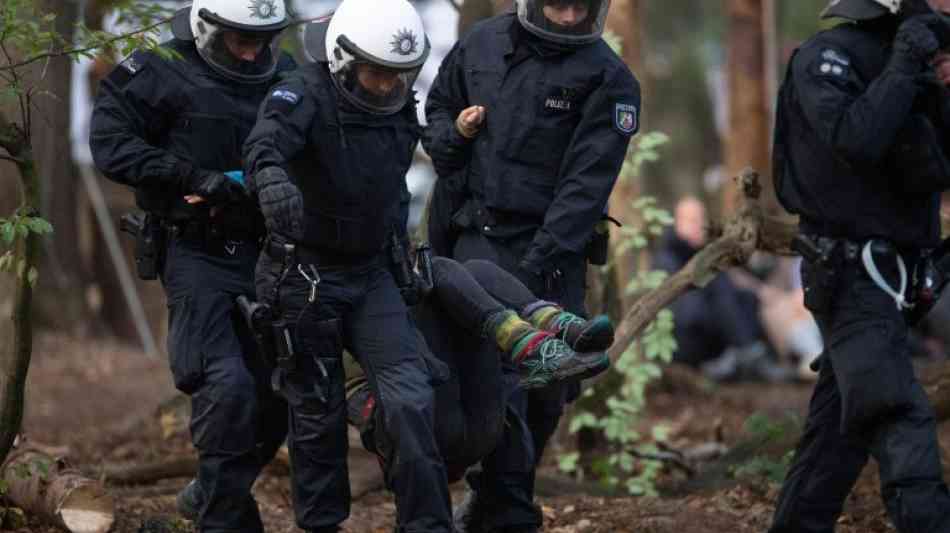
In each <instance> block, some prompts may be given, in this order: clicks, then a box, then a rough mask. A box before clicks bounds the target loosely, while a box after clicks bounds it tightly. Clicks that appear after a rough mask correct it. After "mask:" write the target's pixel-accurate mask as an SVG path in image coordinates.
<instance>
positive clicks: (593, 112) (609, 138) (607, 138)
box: [521, 67, 641, 275]
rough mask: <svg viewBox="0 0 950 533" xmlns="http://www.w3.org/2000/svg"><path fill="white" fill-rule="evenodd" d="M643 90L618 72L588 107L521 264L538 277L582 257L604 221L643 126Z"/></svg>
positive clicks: (622, 71) (624, 71) (623, 71)
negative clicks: (565, 258)
mask: <svg viewBox="0 0 950 533" xmlns="http://www.w3.org/2000/svg"><path fill="white" fill-rule="evenodd" d="M640 110H641V102H640V86H639V84H638V83H637V80H636V79H635V78H634V77H633V75H632V74H631V73H630V71H629V70H627V69H626V68H623V67H621V68H617V69H615V70H614V71H613V72H612V73H610V74H609V77H608V78H607V79H605V80H604V83H603V84H602V85H601V86H600V87H599V88H598V89H597V90H595V91H594V92H593V93H592V94H591V95H590V96H589V97H588V98H587V100H586V101H585V102H584V107H583V109H582V111H581V112H582V113H583V117H582V118H581V121H580V123H579V124H578V125H577V128H576V129H575V130H574V135H573V138H572V139H571V143H570V145H569V147H568V149H567V151H566V152H565V155H564V159H563V161H562V163H561V170H560V176H561V177H560V179H559V181H558V184H557V188H556V190H555V196H554V201H553V202H552V203H551V205H550V207H548V210H547V212H546V213H545V216H544V223H543V225H542V226H541V228H540V229H538V231H537V233H536V234H535V236H534V241H533V242H532V243H531V246H530V247H529V249H528V252H527V253H526V254H525V257H524V258H523V259H522V261H521V267H522V268H523V269H524V270H526V271H528V272H530V273H532V274H535V275H541V274H542V273H544V272H547V271H548V270H550V268H551V267H552V266H554V265H556V263H557V262H558V259H559V257H561V256H563V255H565V254H568V253H570V254H583V253H584V251H585V247H586V246H587V242H588V240H589V239H590V236H591V233H592V232H593V231H594V226H595V225H596V224H597V222H598V221H599V220H600V218H601V216H602V215H603V212H604V206H606V205H607V199H608V198H609V197H610V192H611V191H612V190H613V187H614V183H616V181H617V176H618V175H619V174H620V168H621V167H622V166H623V161H624V158H625V157H626V154H627V146H628V145H629V143H630V138H631V137H632V136H633V135H634V134H636V132H637V130H638V129H639V122H640Z"/></svg>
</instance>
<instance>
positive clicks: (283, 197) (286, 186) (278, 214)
mask: <svg viewBox="0 0 950 533" xmlns="http://www.w3.org/2000/svg"><path fill="white" fill-rule="evenodd" d="M253 188H254V190H255V191H257V199H258V201H260V204H261V212H262V213H263V214H264V223H265V225H266V226H267V231H270V232H272V233H277V234H279V235H282V236H284V237H286V238H288V239H290V240H292V241H294V242H297V241H300V240H301V239H303V219H304V214H303V195H302V194H301V193H300V189H298V188H297V186H296V185H294V184H293V183H292V182H291V181H290V178H289V177H288V176H287V173H286V172H284V170H283V169H282V168H280V167H267V168H265V169H263V170H261V171H259V172H258V173H257V174H256V175H255V176H254V182H253Z"/></svg>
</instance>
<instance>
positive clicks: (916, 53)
mask: <svg viewBox="0 0 950 533" xmlns="http://www.w3.org/2000/svg"><path fill="white" fill-rule="evenodd" d="M935 17H936V15H916V16H913V17H911V18H909V19H907V20H905V21H904V22H902V23H901V25H900V27H899V28H898V29H897V35H895V36H894V51H893V52H892V53H891V59H890V61H889V62H888V66H889V67H891V68H894V69H896V70H898V71H900V72H903V73H904V74H910V75H913V74H918V73H920V72H921V71H922V70H923V69H924V67H926V65H927V63H928V62H929V61H930V60H931V59H932V58H933V56H934V54H936V53H937V50H938V49H939V48H940V41H939V40H938V39H937V35H936V34H935V33H934V32H933V30H932V29H931V26H932V25H933V24H935V20H934V19H935Z"/></svg>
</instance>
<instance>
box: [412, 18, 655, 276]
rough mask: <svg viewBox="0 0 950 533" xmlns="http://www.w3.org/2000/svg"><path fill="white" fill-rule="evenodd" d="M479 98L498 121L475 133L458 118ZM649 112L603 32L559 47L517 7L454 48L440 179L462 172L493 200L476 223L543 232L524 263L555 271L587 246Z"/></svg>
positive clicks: (437, 138) (443, 101) (438, 152)
mask: <svg viewBox="0 0 950 533" xmlns="http://www.w3.org/2000/svg"><path fill="white" fill-rule="evenodd" d="M472 105H482V106H485V108H486V122H485V124H483V126H482V129H481V131H480V132H479V134H478V136H477V137H476V138H475V139H471V140H469V139H465V138H464V137H462V136H461V135H460V134H459V133H458V131H457V130H456V129H455V119H456V117H457V116H458V114H459V112H460V111H462V110H463V109H465V108H467V107H469V106H472ZM639 114H640V88H639V84H638V82H637V80H636V78H634V76H633V74H632V73H631V72H630V70H629V69H628V68H627V67H626V65H625V64H624V63H623V62H622V61H621V60H620V58H619V57H618V56H617V55H616V54H615V53H614V52H613V51H612V50H610V48H609V47H608V46H607V44H606V43H605V42H604V41H603V40H598V41H596V42H594V43H592V44H590V45H587V46H583V47H580V48H574V49H572V48H566V47H563V48H562V47H557V46H554V45H552V44H549V43H545V42H544V41H542V40H540V39H538V38H537V37H535V36H533V35H531V34H530V33H528V32H527V31H525V30H523V29H522V28H521V25H520V23H519V22H518V20H517V18H516V17H515V16H514V15H513V14H507V15H501V16H497V17H494V18H491V19H488V20H486V21H482V22H480V23H478V24H476V25H475V26H474V27H473V28H472V30H471V31H470V32H469V33H468V34H466V35H465V36H464V37H462V39H461V40H460V41H459V42H458V43H457V44H456V45H455V47H454V48H453V49H452V51H451V52H450V53H449V55H448V56H447V57H446V58H445V61H444V62H443V63H442V66H441V67H440V69H439V74H438V77H437V78H436V80H435V83H434V84H433V86H432V89H431V91H430V93H429V97H428V101H427V104H426V116H427V119H428V127H427V128H426V131H425V133H424V135H423V145H424V146H425V148H426V150H427V151H428V153H429V155H430V156H431V157H432V160H433V163H434V164H435V168H436V171H437V172H438V174H439V176H440V179H446V178H450V177H454V178H452V179H456V180H461V181H462V184H463V187H462V190H463V195H464V196H465V198H466V199H469V200H474V201H475V202H476V203H477V205H478V206H479V207H480V208H485V209H486V211H482V212H481V213H477V215H485V217H484V218H482V217H480V216H476V217H475V218H476V219H477V220H475V221H474V223H473V224H472V226H471V227H472V228H475V229H477V230H478V231H483V232H485V233H486V235H488V236H489V237H503V236H511V235H512V234H516V233H527V232H532V233H533V234H534V241H533V243H532V245H531V246H530V248H529V249H528V252H527V254H526V256H525V258H524V260H523V264H525V265H526V266H527V267H528V269H529V270H532V271H542V270H546V271H550V270H552V269H553V267H555V266H556V265H557V264H558V263H559V258H560V257H563V255H564V254H583V253H584V251H585V246H586V244H587V242H588V240H589V239H590V237H591V234H592V232H593V229H594V225H595V224H596V223H597V222H598V221H599V220H600V218H601V215H602V214H603V213H604V209H605V206H606V204H607V199H608V197H609V196H610V192H611V190H612V189H613V186H614V183H615V182H616V179H617V175H618V174H619V172H620V167H621V165H622V164H623V160H624V156H625V155H626V151H627V145H628V144H629V141H630V137H631V136H632V135H633V134H635V133H636V131H637V129H638V126H639V118H640V117H639ZM433 212H441V210H439V209H438V208H436V209H435V210H433ZM437 222H438V221H437ZM441 222H443V223H444V222H445V221H441ZM430 225H431V224H430Z"/></svg>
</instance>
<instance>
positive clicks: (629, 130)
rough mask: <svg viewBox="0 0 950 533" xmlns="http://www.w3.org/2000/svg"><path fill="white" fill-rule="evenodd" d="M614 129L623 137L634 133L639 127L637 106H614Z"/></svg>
mask: <svg viewBox="0 0 950 533" xmlns="http://www.w3.org/2000/svg"><path fill="white" fill-rule="evenodd" d="M613 122H614V127H615V128H617V131H619V132H620V133H622V134H624V135H630V134H633V133H636V131H637V128H639V127H640V121H639V117H638V116H637V106H635V105H633V104H620V103H617V104H614V120H613Z"/></svg>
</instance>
